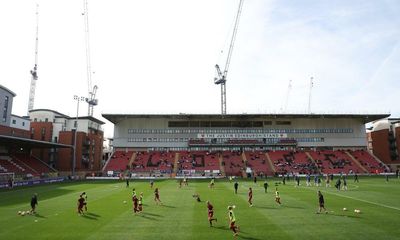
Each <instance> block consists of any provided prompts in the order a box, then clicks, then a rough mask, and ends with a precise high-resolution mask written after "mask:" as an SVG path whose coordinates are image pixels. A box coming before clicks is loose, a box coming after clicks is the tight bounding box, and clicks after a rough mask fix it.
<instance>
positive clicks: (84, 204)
mask: <svg viewBox="0 0 400 240" xmlns="http://www.w3.org/2000/svg"><path fill="white" fill-rule="evenodd" d="M81 195H82V197H83V198H84V199H85V201H84V203H83V206H84V207H85V211H86V212H87V195H86V192H83V193H82V194H81Z"/></svg>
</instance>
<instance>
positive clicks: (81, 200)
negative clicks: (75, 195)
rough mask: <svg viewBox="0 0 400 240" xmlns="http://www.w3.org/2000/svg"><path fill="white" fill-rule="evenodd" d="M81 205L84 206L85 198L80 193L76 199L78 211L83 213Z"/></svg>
mask: <svg viewBox="0 0 400 240" xmlns="http://www.w3.org/2000/svg"><path fill="white" fill-rule="evenodd" d="M83 206H85V199H84V198H83V196H82V194H81V195H79V199H78V213H79V214H83Z"/></svg>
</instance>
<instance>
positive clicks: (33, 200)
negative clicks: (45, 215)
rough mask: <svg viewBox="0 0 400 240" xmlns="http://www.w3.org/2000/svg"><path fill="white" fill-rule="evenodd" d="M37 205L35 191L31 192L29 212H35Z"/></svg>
mask: <svg viewBox="0 0 400 240" xmlns="http://www.w3.org/2000/svg"><path fill="white" fill-rule="evenodd" d="M37 205H38V199H37V193H35V194H33V196H32V198H31V213H36V212H35V210H36V206H37Z"/></svg>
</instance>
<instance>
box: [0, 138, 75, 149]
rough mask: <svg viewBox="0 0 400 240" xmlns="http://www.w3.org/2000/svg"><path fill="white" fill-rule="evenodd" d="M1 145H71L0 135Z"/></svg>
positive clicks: (31, 146) (55, 146)
mask: <svg viewBox="0 0 400 240" xmlns="http://www.w3.org/2000/svg"><path fill="white" fill-rule="evenodd" d="M0 145H1V146H7V145H9V146H14V147H15V146H18V147H25V148H27V147H29V148H71V147H73V146H72V145H66V144H60V143H52V142H46V141H39V140H33V139H29V138H20V137H13V136H6V135H0Z"/></svg>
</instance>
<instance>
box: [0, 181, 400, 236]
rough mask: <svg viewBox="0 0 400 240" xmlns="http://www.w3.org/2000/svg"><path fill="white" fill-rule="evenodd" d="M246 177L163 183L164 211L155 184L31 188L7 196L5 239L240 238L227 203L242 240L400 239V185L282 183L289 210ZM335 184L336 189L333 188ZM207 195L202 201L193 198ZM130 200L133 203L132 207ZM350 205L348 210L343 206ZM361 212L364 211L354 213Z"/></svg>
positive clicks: (2, 196) (2, 223)
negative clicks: (321, 201) (83, 207)
mask: <svg viewBox="0 0 400 240" xmlns="http://www.w3.org/2000/svg"><path fill="white" fill-rule="evenodd" d="M278 181H279V180H278V179H268V183H269V185H270V187H269V189H268V193H264V189H263V187H262V184H263V181H261V180H259V181H258V182H257V184H254V183H253V182H252V181H246V180H239V192H238V194H237V195H235V194H234V192H233V182H229V181H228V180H216V181H215V182H216V184H215V188H214V189H210V188H209V187H208V183H209V181H208V180H207V181H205V180H192V181H189V186H188V187H182V188H181V189H179V188H178V183H177V181H176V180H159V181H156V182H155V187H158V188H159V189H160V198H161V201H162V202H163V205H162V206H157V205H155V204H154V201H153V197H154V194H153V190H152V189H150V184H149V181H139V180H138V181H136V180H134V181H131V182H130V187H129V188H126V187H125V182H124V181H84V182H73V183H59V184H49V185H41V186H35V187H23V188H16V189H13V190H2V191H0V216H1V218H0V239H24V240H28V239H135V240H136V239H146V240H151V239H195V240H196V239H210V240H211V239H233V238H234V237H233V236H232V232H231V231H230V229H229V227H228V220H227V206H228V205H236V209H235V215H236V218H237V223H238V225H239V226H240V230H241V233H240V234H239V236H238V237H236V239H249V240H250V239H253V240H256V239H260V240H261V239H279V240H283V239H363V240H366V239H374V240H376V239H400V228H399V226H400V225H399V224H400V222H399V221H400V220H399V216H400V194H399V193H400V180H399V179H394V178H391V179H390V181H389V182H385V180H384V177H382V178H367V177H362V178H361V179H360V183H354V182H353V181H352V179H349V180H348V187H349V190H348V191H337V190H336V189H334V188H333V187H331V188H325V187H318V188H317V187H305V182H304V180H303V181H302V182H301V186H300V187H294V181H293V180H292V181H288V182H286V185H282V184H279V185H278V189H279V192H280V194H281V200H282V203H283V205H282V206H278V205H277V204H276V203H275V202H274V192H273V191H274V188H275V182H278ZM332 185H333V184H332ZM133 187H134V188H136V192H137V193H140V192H143V193H144V212H143V213H141V214H138V215H134V214H133V213H132V201H131V192H132V188H133ZM248 187H252V188H253V195H254V197H253V202H254V206H253V207H252V208H250V207H249V206H248V203H247V191H248ZM318 189H319V190H321V191H322V193H323V194H324V197H325V204H326V208H327V209H328V211H329V214H315V213H316V210H317V208H318V198H317V190H318ZM83 191H85V192H86V193H87V195H88V208H89V211H88V212H87V213H86V214H85V215H84V216H79V215H78V214H77V213H76V203H77V199H78V196H79V194H80V193H81V192H83ZM34 193H38V199H39V206H38V208H37V215H28V216H19V215H18V214H17V212H18V211H27V210H29V209H30V206H29V202H30V198H31V196H32V195H33V194H34ZM194 193H199V194H200V196H201V200H202V202H201V203H198V202H196V201H195V199H194V198H193V197H192V195H193V194H194ZM206 200H210V201H211V202H212V204H213V205H214V209H215V216H216V217H217V218H218V222H217V223H214V225H215V227H212V228H210V227H209V224H208V221H207V209H206V204H205V201H206ZM123 201H127V204H124V203H123ZM344 207H346V208H347V209H348V211H343V210H342V209H343V208H344ZM354 209H360V210H361V213H360V214H357V213H354Z"/></svg>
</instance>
